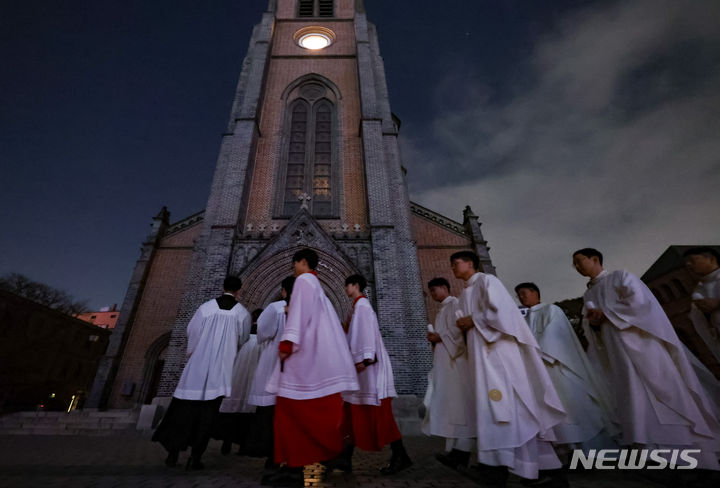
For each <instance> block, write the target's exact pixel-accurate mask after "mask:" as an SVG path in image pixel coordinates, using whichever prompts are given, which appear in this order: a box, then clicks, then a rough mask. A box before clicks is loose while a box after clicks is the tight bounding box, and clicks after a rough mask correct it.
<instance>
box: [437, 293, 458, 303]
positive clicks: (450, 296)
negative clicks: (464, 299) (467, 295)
mask: <svg viewBox="0 0 720 488" xmlns="http://www.w3.org/2000/svg"><path fill="white" fill-rule="evenodd" d="M453 298H455V297H454V296H452V295H448V296H446V297H445V300H443V301H442V302H440V305H447V304H448V303H450V302H451V301H452V299H453Z"/></svg>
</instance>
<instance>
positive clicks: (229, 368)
mask: <svg viewBox="0 0 720 488" xmlns="http://www.w3.org/2000/svg"><path fill="white" fill-rule="evenodd" d="M250 325H251V319H250V314H249V313H248V311H247V310H245V307H243V306H242V305H240V304H239V303H238V304H237V305H235V306H234V307H233V308H232V309H230V310H222V309H221V308H220V307H219V306H218V303H217V301H216V300H210V301H208V302H205V303H203V304H202V305H201V306H200V307H199V308H198V309H197V311H196V312H195V315H193V317H192V319H190V323H189V324H188V326H187V354H188V355H189V356H190V358H189V359H188V361H187V364H185V368H184V369H183V372H182V375H181V376H180V381H179V382H178V385H177V388H176V389H175V393H174V394H173V396H174V397H175V398H180V399H183V400H213V399H215V398H217V397H220V396H229V395H231V394H232V378H233V376H232V372H233V364H234V362H235V355H236V354H237V352H238V346H239V345H241V344H244V343H245V342H246V341H247V340H248V336H249V335H250Z"/></svg>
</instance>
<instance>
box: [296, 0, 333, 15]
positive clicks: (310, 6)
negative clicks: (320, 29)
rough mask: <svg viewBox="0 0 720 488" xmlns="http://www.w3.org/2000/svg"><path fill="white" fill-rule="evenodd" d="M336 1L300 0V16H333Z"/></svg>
mask: <svg viewBox="0 0 720 488" xmlns="http://www.w3.org/2000/svg"><path fill="white" fill-rule="evenodd" d="M334 3H335V2H334V1H333V0H298V17H332V16H333V15H334V14H335V6H334Z"/></svg>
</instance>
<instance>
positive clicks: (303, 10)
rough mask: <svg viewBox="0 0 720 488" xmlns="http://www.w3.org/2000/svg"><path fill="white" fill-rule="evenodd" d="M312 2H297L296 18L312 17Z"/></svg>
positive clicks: (299, 0) (304, 0)
mask: <svg viewBox="0 0 720 488" xmlns="http://www.w3.org/2000/svg"><path fill="white" fill-rule="evenodd" d="M314 3H315V2H314V0H298V17H312V16H313V14H314V10H315V5H313V4H314Z"/></svg>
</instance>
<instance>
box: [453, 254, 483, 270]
mask: <svg viewBox="0 0 720 488" xmlns="http://www.w3.org/2000/svg"><path fill="white" fill-rule="evenodd" d="M456 259H462V260H463V261H471V262H472V263H473V268H475V271H480V258H479V257H478V255H477V254H475V253H474V252H472V251H458V252H456V253H454V254H453V255H452V256H450V264H452V262H453V261H455V260H456Z"/></svg>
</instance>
